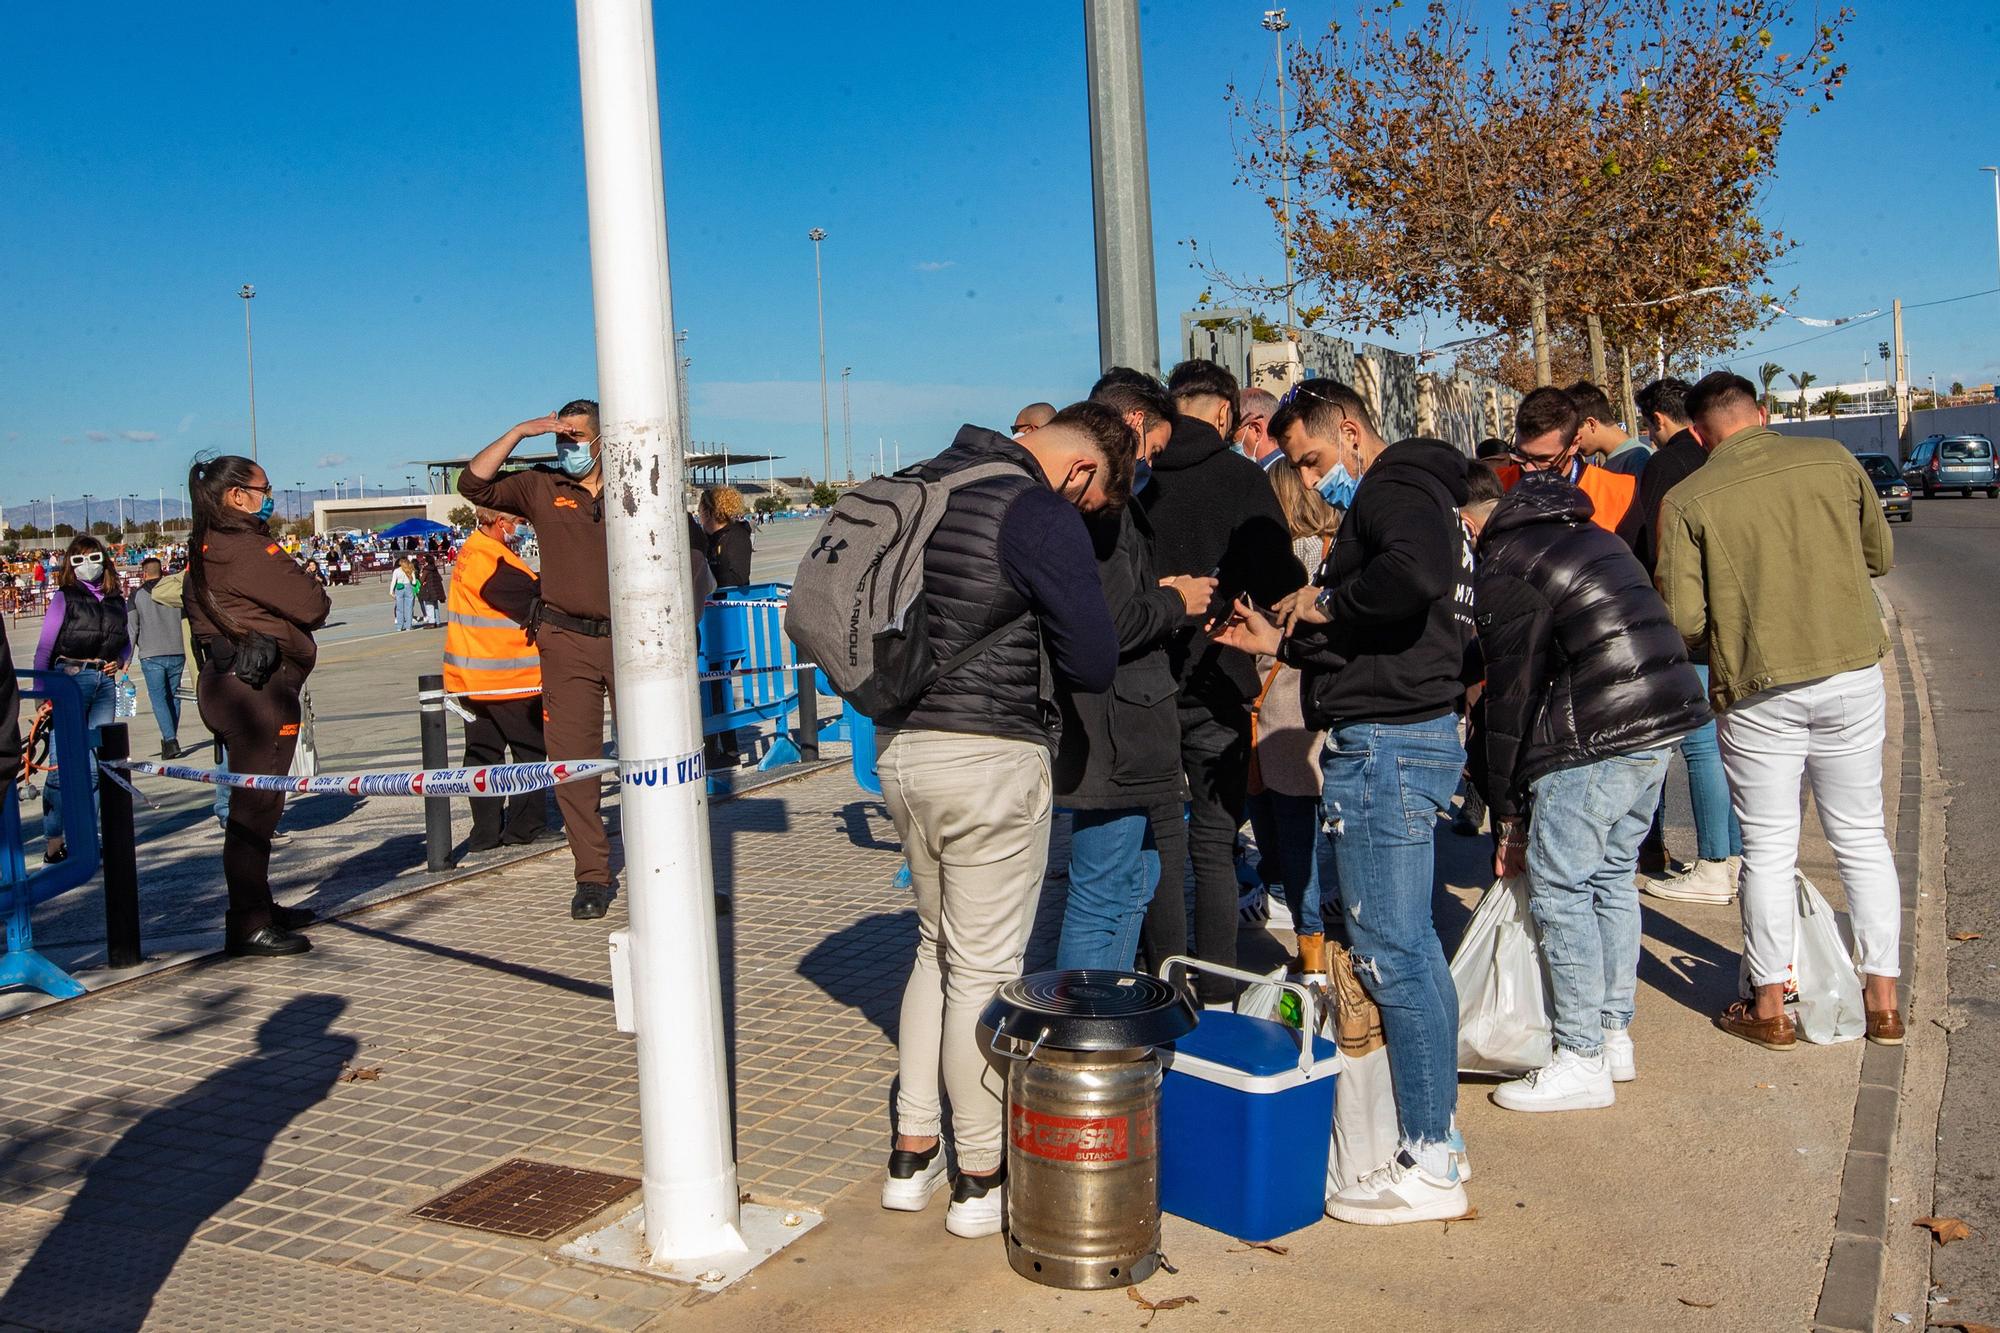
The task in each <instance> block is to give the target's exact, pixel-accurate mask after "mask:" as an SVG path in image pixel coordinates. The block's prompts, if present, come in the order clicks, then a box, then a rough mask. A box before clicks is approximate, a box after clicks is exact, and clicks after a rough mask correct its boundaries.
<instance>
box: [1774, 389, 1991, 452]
mask: <svg viewBox="0 0 2000 1333" xmlns="http://www.w3.org/2000/svg"><path fill="white" fill-rule="evenodd" d="M1771 429H1773V430H1775V431H1778V432H1779V433H1780V434H1784V435H1816V436H1818V437H1819V438H1821V439H1830V440H1838V441H1840V442H1841V443H1842V444H1844V445H1846V446H1847V447H1848V448H1849V449H1851V450H1853V451H1854V452H1855V453H1857V454H1887V455H1889V456H1890V457H1891V458H1894V459H1896V460H1897V461H1898V462H1901V461H1902V459H1903V456H1904V455H1905V454H1906V453H1907V452H1908V450H1907V449H1905V448H1904V447H1903V446H1902V445H1900V444H1899V443H1898V442H1897V440H1896V418H1895V415H1894V414H1893V413H1888V412H1884V413H1880V414H1878V415H1876V416H1870V417H1835V418H1834V419H1833V420H1831V421H1829V420H1827V419H1826V418H1825V417H1816V418H1814V419H1813V420H1811V421H1773V422H1772V423H1771ZM1926 435H1984V436H1985V437H1986V438H1987V439H1989V440H2000V403H1973V404H1971V405H1970V406H1966V407H1940V408H1925V409H1923V410H1922V411H1918V412H1912V413H1910V441H1909V442H1910V444H1911V445H1912V446H1914V445H1915V444H1916V442H1917V441H1918V440H1921V439H1923V438H1924V436H1926Z"/></svg>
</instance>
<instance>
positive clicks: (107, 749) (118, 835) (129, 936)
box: [97, 722, 145, 967]
mask: <svg viewBox="0 0 2000 1333" xmlns="http://www.w3.org/2000/svg"><path fill="white" fill-rule="evenodd" d="M97 737H98V740H97V753H98V757H99V758H102V759H129V758H131V757H132V744H131V738H130V737H129V735H128V734H127V733H126V730H125V724H124V723H123V722H108V723H106V724H105V725H103V726H101V727H99V728H98V729H97ZM97 839H98V844H99V847H98V855H99V858H100V863H101V864H102V866H103V868H104V952H105V957H106V961H108V962H109V963H110V964H111V966H113V967H137V966H138V965H139V964H140V963H141V962H143V961H144V960H145V953H144V951H143V950H142V949H141V947H140V944H139V849H138V846H137V839H138V835H137V833H136V832H135V831H134V829H133V826H132V793H131V792H129V791H127V790H125V788H124V787H123V786H122V785H121V784H119V783H116V782H113V781H111V780H110V779H109V778H106V777H104V776H102V775H101V774H100V775H99V777H98V782H97Z"/></svg>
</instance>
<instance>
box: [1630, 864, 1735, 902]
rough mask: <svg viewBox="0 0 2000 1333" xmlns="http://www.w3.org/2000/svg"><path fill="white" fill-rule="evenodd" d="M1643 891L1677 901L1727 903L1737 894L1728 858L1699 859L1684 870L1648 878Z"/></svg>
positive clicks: (1656, 896) (1642, 888) (1653, 895)
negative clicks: (1669, 874) (1682, 872)
mask: <svg viewBox="0 0 2000 1333" xmlns="http://www.w3.org/2000/svg"><path fill="white" fill-rule="evenodd" d="M1641 891H1642V892H1644V893H1647V894H1649V895H1651V896H1652V897H1655V898H1666V899H1670V900H1671V901H1673V902H1678V903H1711V904H1714V905H1716V906H1726V905H1728V904H1729V903H1730V902H1733V901H1734V900H1735V898H1736V877H1735V876H1734V875H1732V874H1730V871H1729V862H1727V861H1697V862H1695V863H1694V865H1693V866H1691V867H1689V868H1688V870H1687V872H1686V873H1685V874H1680V875H1671V876H1668V877H1667V878H1665V879H1649V880H1646V881H1645V883H1644V884H1643V885H1642V886H1641Z"/></svg>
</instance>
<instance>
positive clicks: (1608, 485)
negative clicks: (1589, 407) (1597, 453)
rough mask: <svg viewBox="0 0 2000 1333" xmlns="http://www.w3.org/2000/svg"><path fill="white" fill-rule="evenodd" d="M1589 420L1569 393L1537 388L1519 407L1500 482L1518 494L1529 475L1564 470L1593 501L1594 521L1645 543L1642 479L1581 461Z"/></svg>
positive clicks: (1632, 541)
mask: <svg viewBox="0 0 2000 1333" xmlns="http://www.w3.org/2000/svg"><path fill="white" fill-rule="evenodd" d="M1582 425H1583V416H1582V414H1581V413H1580V412H1578V411H1577V407H1576V404H1575V402H1574V401H1572V400H1571V398H1570V396H1569V394H1567V393H1566V392H1564V391H1563V390H1561V389H1558V388H1555V387H1553V386H1551V385H1544V386H1543V387H1541V388H1539V389H1535V390H1532V391H1530V392H1529V393H1528V395H1527V396H1526V397H1524V398H1522V399H1521V405H1520V406H1519V407H1517V408H1515V409H1514V446H1513V448H1511V449H1509V450H1508V451H1507V457H1508V460H1509V461H1508V463H1507V464H1506V466H1504V467H1502V468H1501V469H1500V484H1501V485H1503V486H1505V487H1506V488H1507V489H1508V490H1510V491H1511V490H1513V489H1514V486H1515V484H1516V483H1517V482H1519V481H1520V480H1521V474H1522V473H1523V472H1559V473H1561V474H1562V475H1563V476H1565V477H1567V478H1568V479H1569V482H1570V484H1571V485H1573V486H1575V487H1576V488H1577V489H1578V490H1580V491H1582V492H1583V493H1584V494H1585V495H1587V496H1589V497H1590V504H1591V514H1590V519H1591V522H1593V523H1595V524H1597V526H1598V527H1600V528H1603V529H1604V530H1605V531H1606V532H1610V533H1613V534H1615V535H1617V536H1618V537H1621V538H1623V539H1624V542H1625V544H1626V545H1627V546H1631V545H1634V544H1635V543H1636V542H1637V541H1638V539H1639V530H1640V517H1641V515H1640V512H1639V504H1638V499H1639V479H1638V478H1637V477H1628V476H1626V475H1625V474H1624V473H1622V472H1612V471H1610V470H1608V469H1606V468H1601V467H1598V466H1597V465H1596V464H1594V463H1587V462H1585V461H1584V460H1583V459H1582V458H1581V457H1579V452H1580V451H1579V448H1578V445H1577V430H1578V428H1579V427H1581V426H1582Z"/></svg>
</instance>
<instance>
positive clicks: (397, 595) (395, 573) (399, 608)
mask: <svg viewBox="0 0 2000 1333" xmlns="http://www.w3.org/2000/svg"><path fill="white" fill-rule="evenodd" d="M417 584H418V579H417V567H416V564H415V563H414V562H413V561H412V560H411V559H410V557H408V556H406V555H405V556H398V557H397V558H396V567H395V568H394V569H392V570H390V571H389V596H390V598H391V599H392V600H393V601H394V602H395V603H396V628H397V629H398V630H406V629H415V628H416V624H417Z"/></svg>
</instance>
